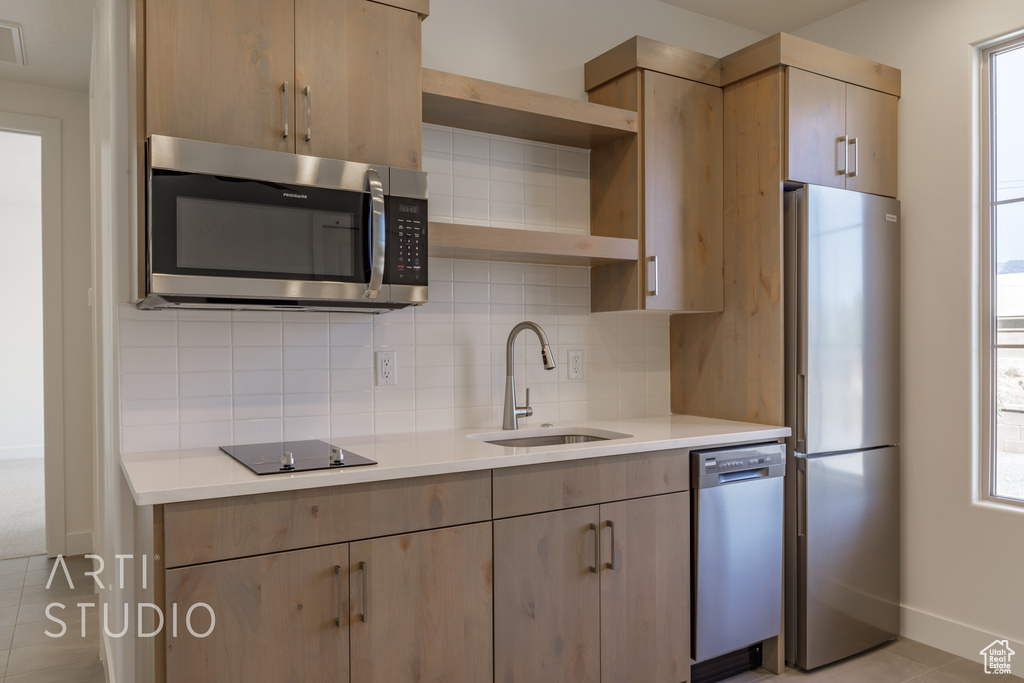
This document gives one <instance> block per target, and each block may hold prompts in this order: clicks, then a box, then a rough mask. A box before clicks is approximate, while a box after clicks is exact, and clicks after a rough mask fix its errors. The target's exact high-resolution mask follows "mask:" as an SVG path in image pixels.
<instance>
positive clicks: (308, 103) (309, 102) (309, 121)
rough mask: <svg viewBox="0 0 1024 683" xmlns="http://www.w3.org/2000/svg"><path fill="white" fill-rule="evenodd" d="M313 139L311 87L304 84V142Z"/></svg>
mask: <svg viewBox="0 0 1024 683" xmlns="http://www.w3.org/2000/svg"><path fill="white" fill-rule="evenodd" d="M312 139H313V89H312V88H311V87H310V86H308V85H307V86H306V142H309V141H310V140H312Z"/></svg>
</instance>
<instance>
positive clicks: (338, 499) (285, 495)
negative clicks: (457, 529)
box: [164, 471, 491, 567]
mask: <svg viewBox="0 0 1024 683" xmlns="http://www.w3.org/2000/svg"><path fill="white" fill-rule="evenodd" d="M490 483H491V482H490V472H488V471H481V472H465V473H459V474H446V475H440V476H436V477H421V478H418V479H404V480H403V479H399V480H395V481H382V482H373V483H369V484H352V485H348V486H331V487H324V488H317V489H307V490H304V491H281V492H277V493H263V494H257V495H253V496H238V497H235V498H223V499H215V500H202V501H193V502H188V503H173V504H169V505H166V506H165V507H164V555H165V560H166V566H167V567H180V566H183V565H189V564H197V563H200V562H212V561H215V560H224V559H228V558H233V557H246V556H250V555H260V554H263V553H272V552H279V551H282V550H293V549H296V548H307V547H312V546H318V545H326V544H329V543H342V542H345V541H352V540H357V539H362V538H373V537H375V536H387V535H391V534H402V533H409V532H412V531H422V530H424V529H434V528H439V527H446V526H454V525H457V524H468V523H471V522H483V521H486V520H488V519H490V512H491V487H490Z"/></svg>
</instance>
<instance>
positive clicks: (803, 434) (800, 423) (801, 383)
mask: <svg viewBox="0 0 1024 683" xmlns="http://www.w3.org/2000/svg"><path fill="white" fill-rule="evenodd" d="M796 382H797V393H796V422H797V430H796V438H797V448H800V449H803V450H806V449H807V375H805V374H804V373H802V372H801V373H800V374H798V375H797V376H796Z"/></svg>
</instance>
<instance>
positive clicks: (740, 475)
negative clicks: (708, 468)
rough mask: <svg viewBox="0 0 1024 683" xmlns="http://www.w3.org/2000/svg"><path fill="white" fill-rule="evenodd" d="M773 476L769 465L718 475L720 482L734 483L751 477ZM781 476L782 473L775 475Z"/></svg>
mask: <svg viewBox="0 0 1024 683" xmlns="http://www.w3.org/2000/svg"><path fill="white" fill-rule="evenodd" d="M770 476H772V475H771V473H770V472H769V468H767V467H759V468H757V469H754V470H743V471H742V472H726V473H725V474H719V475H718V483H719V484H732V483H733V482H737V481H749V480H751V479H767V478H768V477H770ZM775 476H780V475H775Z"/></svg>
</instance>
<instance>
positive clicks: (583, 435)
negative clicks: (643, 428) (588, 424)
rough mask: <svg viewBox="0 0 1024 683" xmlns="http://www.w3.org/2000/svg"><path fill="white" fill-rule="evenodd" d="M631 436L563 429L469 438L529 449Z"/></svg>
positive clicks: (471, 436)
mask: <svg viewBox="0 0 1024 683" xmlns="http://www.w3.org/2000/svg"><path fill="white" fill-rule="evenodd" d="M630 436H632V435H631V434H623V433H621V432H609V431H606V430H603V429H588V428H580V427H563V428H547V429H531V430H521V431H512V430H506V431H501V432H493V433H490V434H470V435H469V438H470V439H476V440H477V441H483V442H485V443H492V444H494V445H495V446H506V447H510V448H516V447H520V448H528V447H535V446H565V445H569V444H578V443H588V442H590V441H611V440H612V439H628V438H629V437H630Z"/></svg>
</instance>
